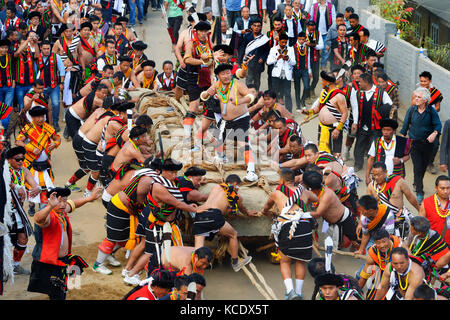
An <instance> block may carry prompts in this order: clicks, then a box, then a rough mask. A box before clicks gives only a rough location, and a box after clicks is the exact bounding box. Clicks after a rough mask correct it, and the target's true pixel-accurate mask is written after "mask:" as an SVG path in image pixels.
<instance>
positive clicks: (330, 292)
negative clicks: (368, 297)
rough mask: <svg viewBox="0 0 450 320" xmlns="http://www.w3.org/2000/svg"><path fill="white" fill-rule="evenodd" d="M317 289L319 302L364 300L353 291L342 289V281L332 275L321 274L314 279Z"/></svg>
mask: <svg viewBox="0 0 450 320" xmlns="http://www.w3.org/2000/svg"><path fill="white" fill-rule="evenodd" d="M314 283H315V285H316V286H317V287H319V300H364V299H363V297H362V296H361V295H360V294H359V293H358V291H356V290H355V289H348V288H345V287H343V286H344V280H343V279H342V277H341V276H340V275H337V274H334V273H322V274H320V275H318V276H317V277H316V278H315V279H314Z"/></svg>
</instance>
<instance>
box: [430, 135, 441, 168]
mask: <svg viewBox="0 0 450 320" xmlns="http://www.w3.org/2000/svg"><path fill="white" fill-rule="evenodd" d="M439 138H440V135H438V136H437V137H436V139H434V142H433V151H432V152H431V158H430V164H433V163H434V159H435V158H436V154H437V152H438V150H439Z"/></svg>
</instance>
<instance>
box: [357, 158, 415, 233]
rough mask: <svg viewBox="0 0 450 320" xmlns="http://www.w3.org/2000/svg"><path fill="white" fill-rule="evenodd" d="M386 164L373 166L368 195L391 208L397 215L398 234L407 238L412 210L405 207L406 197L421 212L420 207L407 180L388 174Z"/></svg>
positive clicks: (379, 163) (377, 163)
mask: <svg viewBox="0 0 450 320" xmlns="http://www.w3.org/2000/svg"><path fill="white" fill-rule="evenodd" d="M386 167H387V166H386V164H385V163H384V162H375V163H373V165H371V174H372V178H373V180H372V181H371V182H370V183H369V184H368V185H367V189H366V194H368V195H371V196H374V197H375V198H377V199H378V200H379V202H380V203H382V204H384V205H387V206H389V208H390V209H391V210H393V211H394V212H395V214H396V219H395V230H396V234H397V235H399V236H401V237H402V238H404V237H406V236H407V234H408V230H409V218H410V216H411V212H410V210H408V208H407V207H406V206H405V203H404V200H403V199H404V197H406V199H407V200H408V202H409V203H410V204H411V205H412V206H413V207H414V208H415V209H416V210H417V212H419V209H420V205H419V203H418V202H417V198H416V197H415V196H414V193H412V191H411V190H410V188H409V187H408V184H407V183H406V181H405V179H404V178H402V177H401V176H399V175H396V174H388V171H387V168H386Z"/></svg>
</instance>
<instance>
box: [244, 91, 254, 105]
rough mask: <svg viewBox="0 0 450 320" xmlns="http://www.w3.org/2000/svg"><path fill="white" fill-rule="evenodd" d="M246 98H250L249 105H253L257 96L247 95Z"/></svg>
mask: <svg viewBox="0 0 450 320" xmlns="http://www.w3.org/2000/svg"><path fill="white" fill-rule="evenodd" d="M245 97H247V98H250V102H249V103H248V104H252V103H253V101H255V96H254V95H252V94H251V93H249V94H247V95H246V96H245Z"/></svg>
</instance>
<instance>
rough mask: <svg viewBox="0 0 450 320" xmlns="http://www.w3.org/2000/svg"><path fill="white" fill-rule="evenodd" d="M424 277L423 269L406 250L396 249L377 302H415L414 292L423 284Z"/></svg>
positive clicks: (385, 271)
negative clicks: (384, 299) (384, 300)
mask: <svg viewBox="0 0 450 320" xmlns="http://www.w3.org/2000/svg"><path fill="white" fill-rule="evenodd" d="M392 273H394V274H393V276H392ZM424 277H425V273H424V272H423V269H422V267H421V266H420V265H419V264H417V263H415V262H413V261H412V260H411V258H410V257H409V256H408V251H407V250H406V249H405V248H402V247H397V248H394V249H392V254H391V262H389V263H388V264H387V265H386V268H385V269H384V272H383V277H382V278H381V284H380V288H379V289H378V290H377V293H376V295H375V300H382V299H383V298H386V300H413V298H414V290H416V288H417V287H418V286H419V285H421V284H422V283H423V281H424Z"/></svg>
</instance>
